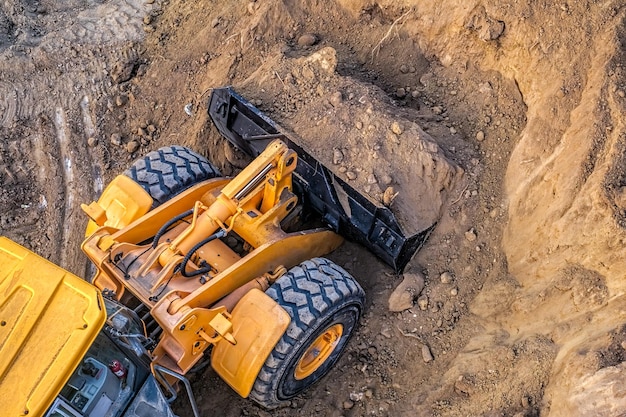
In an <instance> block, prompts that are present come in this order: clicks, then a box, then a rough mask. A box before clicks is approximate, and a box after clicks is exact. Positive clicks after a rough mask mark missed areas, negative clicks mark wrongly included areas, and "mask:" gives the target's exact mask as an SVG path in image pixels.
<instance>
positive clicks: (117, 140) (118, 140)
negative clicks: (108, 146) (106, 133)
mask: <svg viewBox="0 0 626 417" xmlns="http://www.w3.org/2000/svg"><path fill="white" fill-rule="evenodd" d="M111 143H112V144H113V145H115V146H120V145H121V144H122V135H120V134H119V133H113V134H112V135H111Z"/></svg>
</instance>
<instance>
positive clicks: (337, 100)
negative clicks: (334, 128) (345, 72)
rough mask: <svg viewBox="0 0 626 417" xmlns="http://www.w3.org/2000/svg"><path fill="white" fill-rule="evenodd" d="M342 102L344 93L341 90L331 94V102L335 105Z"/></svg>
mask: <svg viewBox="0 0 626 417" xmlns="http://www.w3.org/2000/svg"><path fill="white" fill-rule="evenodd" d="M342 102H343V94H341V91H335V92H334V93H333V94H332V95H331V96H330V104H332V105H333V107H338V106H339V105H340V104H341V103H342Z"/></svg>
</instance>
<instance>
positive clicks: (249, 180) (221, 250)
mask: <svg viewBox="0 0 626 417" xmlns="http://www.w3.org/2000/svg"><path fill="white" fill-rule="evenodd" d="M296 161H297V155H296V154H295V152H293V151H292V150H290V149H289V148H288V147H287V146H286V145H285V144H284V143H283V142H281V141H278V140H277V141H274V142H272V143H271V144H270V145H269V146H268V147H267V148H266V150H265V151H264V152H263V153H262V154H261V155H259V156H258V157H257V158H256V159H255V160H254V161H253V162H252V163H251V164H250V165H248V167H246V168H245V169H244V170H243V171H242V172H241V173H240V174H239V175H237V176H236V177H235V178H234V179H232V180H226V179H215V180H209V181H207V182H204V183H201V184H199V185H197V186H196V187H194V188H192V189H190V190H187V191H185V192H183V193H181V194H180V195H179V196H177V197H174V198H173V199H172V200H170V201H169V202H167V203H165V204H163V205H162V206H160V207H158V208H156V209H155V210H152V211H150V212H148V213H147V214H146V215H144V216H142V217H140V218H138V219H136V220H135V221H134V222H133V223H131V224H129V225H128V226H126V227H125V228H123V229H120V230H116V229H114V228H111V227H102V228H100V229H98V230H97V231H96V232H95V233H94V235H93V236H92V237H90V238H88V239H87V240H86V241H85V242H84V243H83V246H82V248H83V250H84V251H85V253H86V254H87V255H88V256H89V257H90V258H91V259H92V261H93V262H94V263H95V264H96V266H97V267H98V273H97V275H96V277H95V279H94V284H95V285H96V286H97V287H99V288H101V289H105V288H109V289H112V290H114V291H115V292H116V294H117V297H118V298H119V299H122V297H123V296H124V292H125V291H129V292H130V293H132V294H133V295H134V296H135V297H137V298H138V299H139V300H141V301H142V302H143V303H144V304H146V305H147V306H149V307H151V314H152V317H153V318H154V319H155V320H156V321H157V323H158V324H159V325H160V326H161V328H162V329H163V333H162V335H161V339H160V341H159V344H158V345H157V347H156V349H155V350H154V351H153V363H156V364H159V365H162V366H165V367H167V368H168V369H171V370H174V371H176V372H179V373H182V374H185V373H186V372H188V371H189V370H190V369H191V368H192V367H193V366H194V365H195V364H196V363H197V362H198V361H199V360H200V359H201V358H202V356H203V352H204V351H205V349H206V348H207V347H209V346H210V345H215V344H222V345H223V344H224V343H233V344H235V343H237V344H238V343H239V341H238V340H237V337H236V336H233V335H234V334H235V333H237V334H240V335H241V337H242V338H243V339H242V342H241V343H243V345H242V347H246V349H247V351H250V352H251V351H256V352H267V353H268V354H269V352H270V351H271V349H272V348H273V347H274V345H275V343H276V340H278V339H276V337H275V335H276V334H277V332H278V330H277V326H278V327H280V326H279V325H278V323H277V322H276V321H275V320H264V321H263V322H262V323H257V324H256V325H255V326H257V330H258V331H259V332H260V334H266V335H273V336H272V337H265V338H256V339H255V340H252V339H251V337H252V336H250V335H251V333H250V331H247V330H243V329H238V328H235V325H234V323H242V325H243V324H244V323H247V322H248V321H246V319H245V317H246V316H248V315H249V314H252V313H251V312H252V311H253V309H252V310H250V309H247V310H246V309H238V308H237V307H236V308H235V310H234V311H233V313H232V315H231V314H230V313H229V312H228V311H226V308H225V307H218V305H219V303H218V301H219V300H220V299H222V298H223V297H225V296H227V295H229V294H231V293H232V292H233V291H235V290H236V289H238V288H240V287H242V286H243V285H246V284H247V283H249V282H250V281H252V280H254V279H256V278H259V277H262V276H267V275H268V274H270V275H271V274H274V272H275V271H278V270H285V268H287V269H288V268H291V267H292V266H294V265H297V264H299V263H300V262H302V261H304V260H306V259H309V258H312V257H315V256H321V255H324V254H326V253H329V252H331V251H332V250H334V249H335V248H336V247H337V246H339V245H340V244H341V242H342V238H341V237H340V236H339V235H337V234H335V233H334V232H332V231H329V230H327V229H315V230H307V231H302V232H295V233H289V234H288V233H285V232H284V231H283V230H282V228H281V221H282V220H283V219H284V218H285V217H286V216H287V215H288V214H289V213H290V212H291V210H292V209H293V208H294V207H295V205H296V202H297V197H296V196H295V195H294V194H293V193H292V191H291V189H292V182H291V175H292V172H293V170H294V169H295V167H296ZM192 207H195V208H196V209H195V212H194V215H193V217H192V218H190V219H189V223H190V224H189V225H187V226H184V225H183V226H181V227H182V229H178V228H175V229H173V230H172V232H170V235H169V237H168V238H167V240H165V239H163V240H161V241H160V243H159V244H158V245H156V247H155V248H152V247H151V246H150V245H143V246H141V245H140V243H141V242H144V241H147V240H149V239H151V238H152V237H153V236H154V235H155V234H156V232H157V231H158V229H159V228H160V227H161V226H162V225H163V224H165V223H166V222H167V221H168V220H169V219H171V218H173V217H175V216H177V215H178V214H180V213H183V212H185V211H187V210H188V209H190V208H192ZM219 229H222V230H224V229H227V230H229V231H232V232H234V233H236V234H237V235H238V236H240V237H241V238H242V239H243V240H244V241H245V242H246V243H247V244H248V245H249V248H251V250H250V251H249V252H248V253H247V254H246V255H245V256H243V257H241V256H239V255H237V254H236V253H235V252H233V251H232V250H231V249H230V248H229V247H228V246H227V245H225V244H224V243H223V242H221V240H219V239H216V240H214V241H212V242H210V243H207V244H205V245H204V246H203V247H202V249H201V250H198V251H197V252H196V253H195V254H192V255H194V256H198V253H203V254H204V256H203V260H204V261H205V262H209V261H210V260H215V259H217V258H220V259H221V261H222V266H220V267H219V268H218V267H217V265H216V264H215V263H210V265H211V267H212V269H213V270H212V273H211V276H210V277H209V278H208V279H203V280H200V279H188V278H185V277H183V276H182V275H181V274H180V271H179V269H180V268H179V267H180V265H181V261H182V258H183V256H184V255H186V254H187V253H189V252H190V251H192V249H193V250H194V251H195V249H194V246H197V244H198V243H199V242H201V241H203V240H204V239H205V238H206V237H207V236H210V235H211V234H212V233H214V232H215V231H217V230H219ZM171 233H174V234H171ZM213 252H215V253H213ZM130 253H132V254H136V255H133V256H135V258H134V260H133V261H132V262H131V264H133V263H135V264H136V265H134V266H133V265H129V266H127V267H126V270H125V271H122V269H121V268H119V265H117V264H116V262H117V261H116V260H115V259H118V258H119V259H123V258H124V256H128V254H130ZM220 254H222V255H223V256H220ZM129 259H130V258H129ZM196 260H197V259H196V258H194V260H192V262H196ZM136 261H137V262H136ZM133 268H134V269H133ZM196 268H197V267H196ZM157 288H158V292H156V291H157ZM260 298H262V297H258V296H257V297H256V299H260ZM259 302H260V301H259ZM265 302H266V301H265ZM214 305H215V307H213V306H214ZM240 313H241V314H242V315H243V316H242V318H241V319H239V318H237V317H235V315H237V314H240ZM280 333H281V334H282V331H281V332H280ZM275 339H276V340H275ZM222 349H224V348H222ZM261 356H262V355H261V354H259V355H257V356H255V358H256V359H251V360H252V363H247V362H246V361H244V360H241V361H238V362H237V361H236V360H233V362H228V363H226V362H224V370H225V372H226V369H228V373H229V374H230V375H231V377H228V378H229V379H228V382H229V384H231V385H232V386H233V387H237V388H236V389H237V390H238V392H240V393H245V392H246V390H247V388H246V387H248V385H249V384H250V379H251V378H252V379H254V378H256V374H255V375H252V373H254V369H256V368H257V367H258V365H259V363H262V362H263V361H264V360H265V358H262V359H263V361H261ZM237 364H238V365H237ZM238 367H241V369H237V368H238ZM257 372H258V370H257ZM253 377H254V378H253ZM246 395H247V394H246Z"/></svg>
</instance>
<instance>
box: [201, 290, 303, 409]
mask: <svg viewBox="0 0 626 417" xmlns="http://www.w3.org/2000/svg"><path fill="white" fill-rule="evenodd" d="M231 321H232V325H233V333H232V335H233V337H234V339H235V340H236V342H237V343H235V344H232V343H230V342H229V341H228V340H225V339H222V340H220V341H219V342H217V343H216V344H215V347H214V348H213V353H212V354H211V366H212V367H213V369H215V371H216V372H217V373H218V374H219V375H220V376H221V377H222V379H223V380H224V381H226V383H227V384H228V385H230V386H231V388H232V389H234V390H235V392H237V393H238V394H239V395H241V396H242V397H244V398H245V397H247V396H248V395H249V394H250V391H251V390H252V386H253V385H254V381H255V380H256V377H257V375H258V374H259V371H260V370H261V368H262V367H263V364H264V363H265V360H266V359H267V357H268V356H269V354H270V353H271V351H272V349H273V348H274V346H276V343H278V341H279V340H280V338H281V336H282V335H283V333H284V332H285V330H286V329H287V326H289V322H290V321H291V318H290V317H289V314H288V313H287V312H286V311H285V309H284V308H282V307H281V306H279V305H278V303H276V301H274V300H272V299H271V298H270V297H268V296H267V295H266V294H265V293H264V292H262V291H260V290H258V289H253V290H251V291H249V292H248V293H247V294H246V295H245V296H244V297H243V298H242V299H241V301H240V302H239V303H238V304H237V306H236V307H235V309H234V310H233V313H232V320H231Z"/></svg>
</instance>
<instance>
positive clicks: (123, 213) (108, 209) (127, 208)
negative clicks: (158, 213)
mask: <svg viewBox="0 0 626 417" xmlns="http://www.w3.org/2000/svg"><path fill="white" fill-rule="evenodd" d="M152 203H153V200H152V197H150V194H148V193H147V192H146V190H144V189H143V188H142V187H141V186H140V185H139V184H137V183H136V182H135V181H133V180H132V179H130V178H128V177H127V176H125V175H118V176H117V177H115V179H114V180H113V181H111V183H110V184H109V185H108V186H107V188H105V190H104V192H103V193H102V195H101V196H100V198H99V199H98V201H97V202H96V201H94V202H92V203H91V204H89V205H86V204H81V205H80V207H81V208H82V209H83V211H84V212H85V213H86V214H87V216H89V218H90V219H91V220H90V221H89V223H88V224H87V230H86V231H85V237H89V236H91V235H92V234H93V233H94V232H95V231H96V230H97V229H98V228H99V227H101V226H107V227H112V228H114V229H118V230H119V229H123V228H124V227H126V226H128V225H129V224H131V223H132V222H133V221H135V220H136V219H138V218H140V217H141V216H143V215H144V214H146V213H147V212H148V211H150V208H151V207H152Z"/></svg>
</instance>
